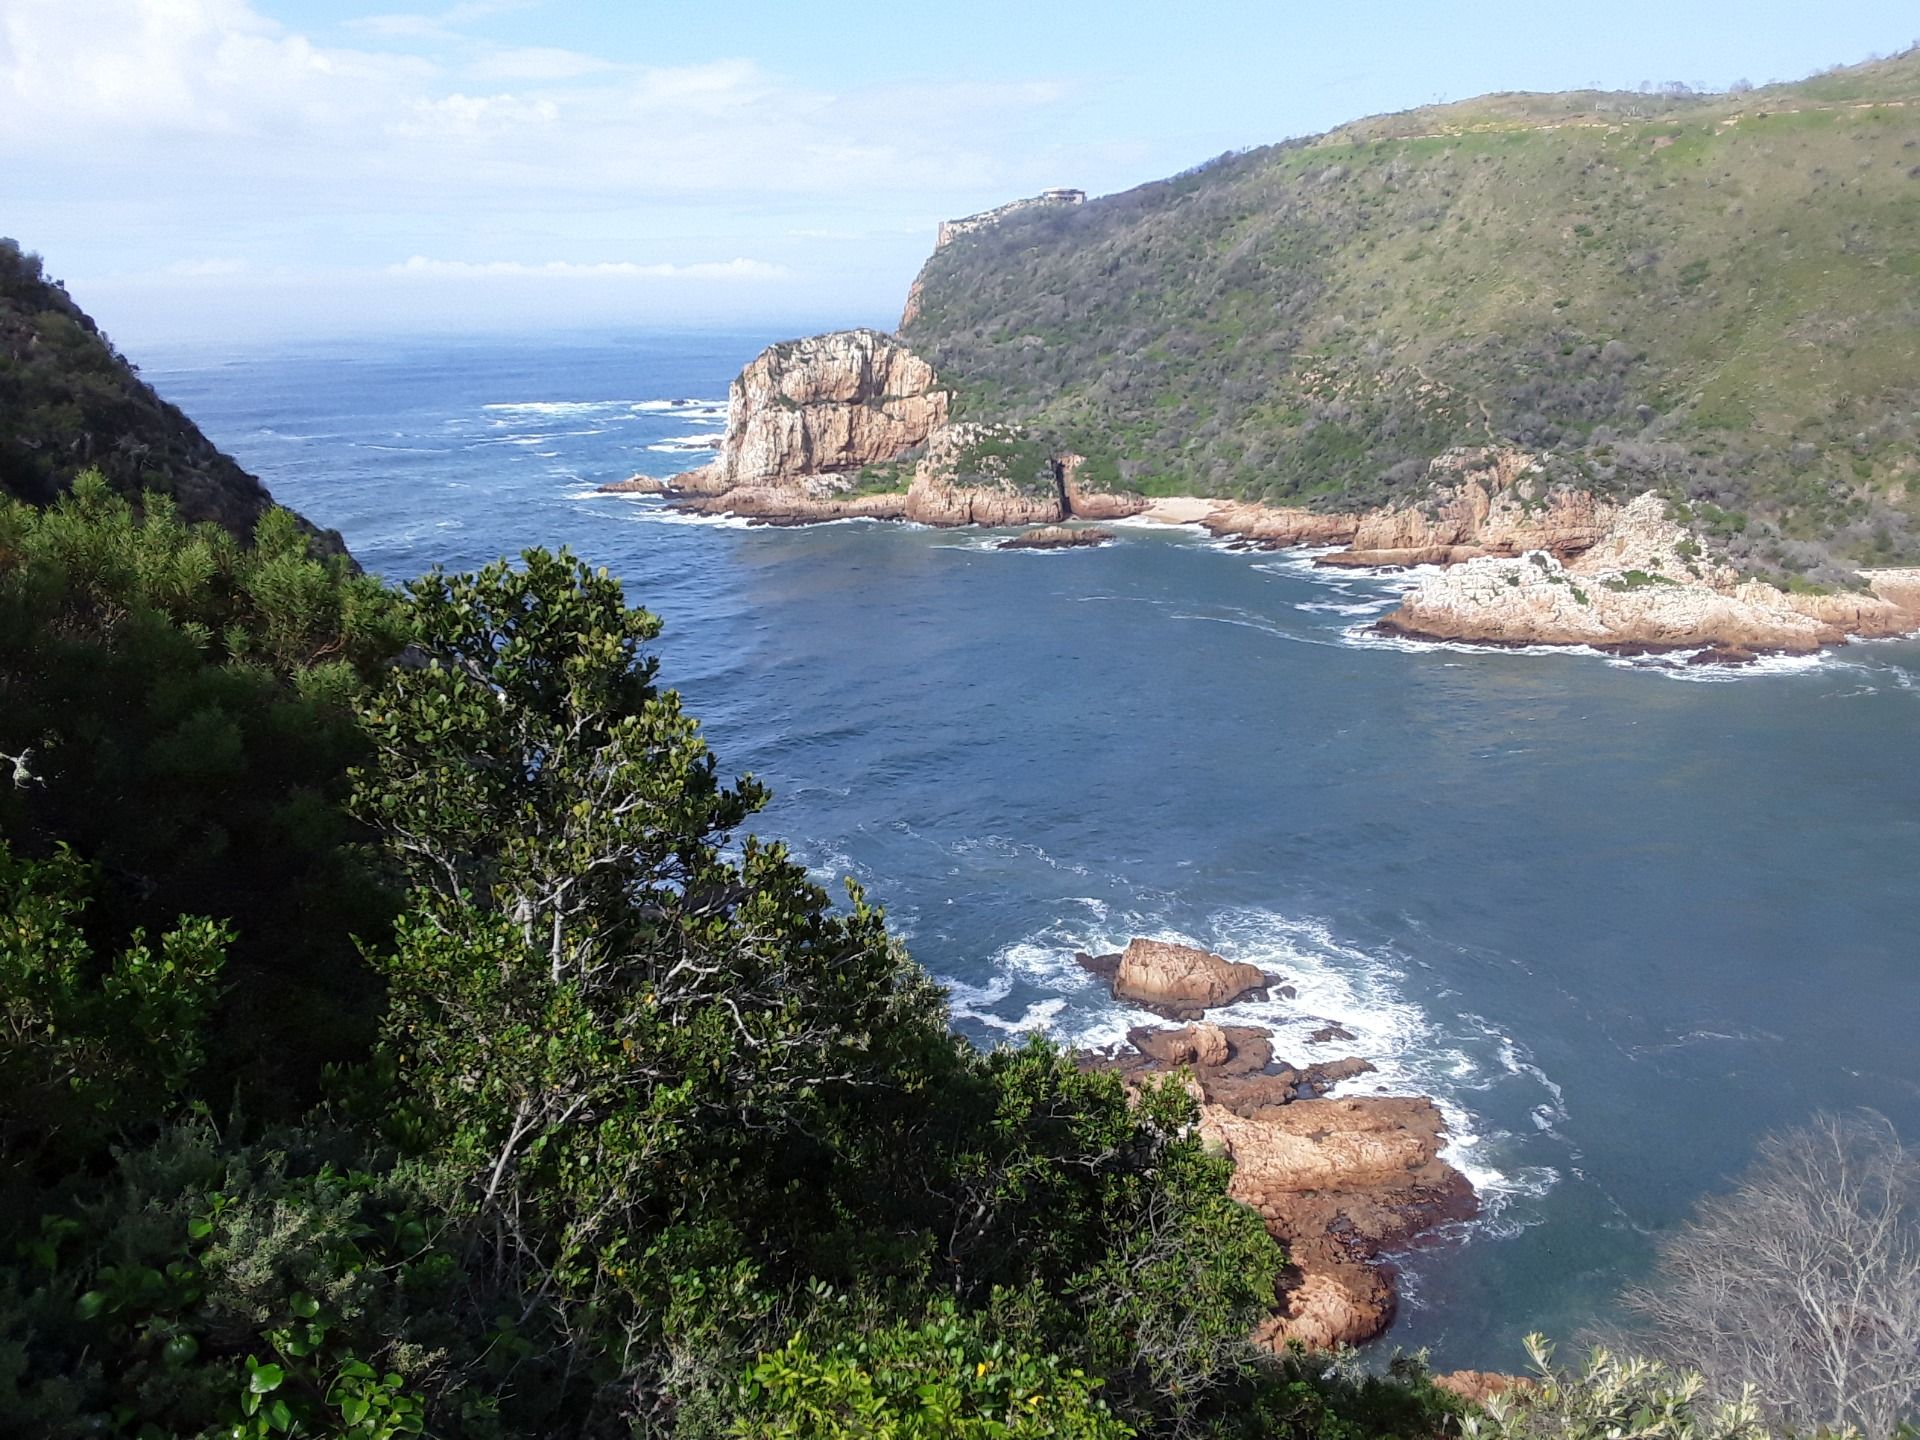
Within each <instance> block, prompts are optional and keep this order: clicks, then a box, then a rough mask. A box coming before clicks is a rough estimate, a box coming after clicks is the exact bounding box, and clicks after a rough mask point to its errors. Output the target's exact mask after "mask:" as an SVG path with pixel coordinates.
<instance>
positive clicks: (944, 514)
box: [906, 421, 1067, 525]
mask: <svg viewBox="0 0 1920 1440" xmlns="http://www.w3.org/2000/svg"><path fill="white" fill-rule="evenodd" d="M1009 434H1010V432H1007V431H1005V430H1003V428H1002V427H999V426H990V425H982V424H978V423H975V422H972V421H960V422H958V423H956V424H953V425H943V426H942V427H940V428H939V429H938V430H936V431H934V432H933V433H932V434H931V435H929V436H928V437H927V446H926V455H925V457H924V458H922V459H921V461H920V463H919V464H918V465H916V466H915V467H914V472H913V484H912V485H911V486H910V487H909V488H908V490H907V504H906V517H907V519H909V520H913V521H917V522H918V523H920V524H922V525H1051V524H1054V523H1056V522H1058V521H1061V520H1064V519H1066V518H1067V505H1066V496H1065V492H1064V491H1063V489H1062V483H1061V480H1060V477H1059V474H1058V472H1057V470H1054V469H1051V468H1050V469H1049V471H1048V473H1047V474H1046V478H1045V481H1044V483H1041V482H1039V481H1038V479H1037V477H1026V478H1025V483H1022V479H1021V478H1018V477H1015V476H1014V475H1012V474H1010V473H1008V471H1007V470H1006V469H1005V468H1004V467H1001V466H997V465H996V466H995V468H994V469H993V470H992V471H989V470H988V469H987V468H986V465H995V462H993V461H991V460H989V461H987V462H986V465H983V464H982V460H981V456H982V452H983V450H985V449H990V448H992V446H993V445H994V442H996V441H1000V440H1004V439H1006V438H1008V436H1009Z"/></svg>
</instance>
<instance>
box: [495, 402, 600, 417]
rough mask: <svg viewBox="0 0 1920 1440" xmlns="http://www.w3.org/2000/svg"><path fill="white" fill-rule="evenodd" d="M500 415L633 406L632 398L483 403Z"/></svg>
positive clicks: (590, 411) (597, 411)
mask: <svg viewBox="0 0 1920 1440" xmlns="http://www.w3.org/2000/svg"><path fill="white" fill-rule="evenodd" d="M480 408H481V409H482V410H488V411H492V412H493V413H495V414H500V415H610V414H613V413H615V412H617V411H621V410H630V409H632V408H633V402H632V401H630V400H514V401H507V402H503V403H500V404H494V405H482V406H481V407H480Z"/></svg>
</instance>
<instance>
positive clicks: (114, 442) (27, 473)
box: [0, 239, 342, 553]
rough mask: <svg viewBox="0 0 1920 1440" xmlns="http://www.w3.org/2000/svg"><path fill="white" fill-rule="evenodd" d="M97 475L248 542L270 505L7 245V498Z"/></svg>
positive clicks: (3, 360) (319, 537) (3, 292)
mask: <svg viewBox="0 0 1920 1440" xmlns="http://www.w3.org/2000/svg"><path fill="white" fill-rule="evenodd" d="M88 469H93V470H98V471H99V472H100V473H101V474H102V475H103V476H105V477H106V480H107V483H108V484H109V485H111V486H112V487H113V488H114V489H115V490H117V491H118V492H120V493H121V494H122V495H125V496H127V497H128V498H129V499H132V500H134V501H135V502H136V503H137V502H138V500H139V498H140V496H141V495H142V494H144V493H145V492H147V491H154V492H157V493H159V494H162V495H167V496H170V497H172V499H173V501H174V503H175V505H176V507H177V509H178V511H179V513H180V515H181V516H182V517H184V518H185V519H187V520H189V521H201V520H211V521H213V522H214V523H215V524H217V525H219V526H221V528H223V529H225V530H226V531H228V532H229V533H230V534H232V535H234V536H236V537H239V538H240V539H242V540H246V539H248V538H250V537H251V536H252V534H253V529H254V526H255V525H257V524H258V523H259V521H260V519H261V517H262V516H264V515H265V514H266V513H267V511H268V509H269V508H270V507H271V506H272V504H273V497H272V496H271V495H269V494H268V493H267V488H266V487H265V486H264V485H262V484H261V483H260V482H259V481H258V480H257V479H255V478H254V477H253V476H251V475H249V474H248V473H247V472H246V471H244V470H242V469H241V468H240V467H239V466H238V465H237V464H235V463H234V461H233V460H232V459H231V458H230V457H228V456H227V455H225V454H223V453H222V452H221V451H220V450H219V448H218V447H216V446H215V445H214V444H213V442H212V441H210V440H208V439H207V437H206V436H205V435H203V434H201V433H200V430H199V428H198V427H197V426H195V425H194V423H193V421H191V420H189V419H188V418H187V417H186V416H185V415H183V414H181V412H180V411H179V410H178V409H177V408H176V407H174V406H172V405H169V404H168V403H167V402H166V401H164V400H162V399H161V398H160V397H159V396H158V395H157V394H155V393H154V390H153V387H152V386H151V385H148V384H147V383H146V382H145V381H144V380H142V379H141V378H140V376H139V374H138V372H137V371H136V370H135V369H134V367H133V366H132V365H131V364H130V363H128V361H127V360H126V358H125V357H124V356H122V355H121V354H120V352H119V351H118V350H116V349H114V347H113V345H112V344H111V343H110V342H109V341H108V340H107V337H106V336H105V335H103V334H102V333H101V331H100V327H99V326H98V325H96V324H95V323H94V322H93V320H92V318H91V317H90V316H88V315H87V314H86V312H85V311H83V310H81V308H80V307H79V306H78V305H77V304H75V303H74V301H73V299H72V297H71V296H69V295H68V294H67V292H66V288H65V287H64V286H62V285H60V284H58V283H56V282H54V281H52V280H50V279H48V278H47V276H46V275H45V273H44V272H43V270H42V267H41V262H40V257H39V256H38V255H34V254H31V253H29V252H27V251H24V250H22V249H21V247H20V245H19V244H18V243H17V242H15V241H13V240H5V239H0V494H5V495H12V496H13V497H15V498H16V499H20V500H25V501H27V502H29V503H30V504H35V505H44V504H46V503H47V502H48V501H50V500H52V499H53V498H54V497H55V496H56V495H58V494H60V493H61V492H62V491H64V490H66V489H67V488H68V487H70V486H71V485H72V484H73V481H74V477H75V476H76V475H78V474H80V473H81V472H82V471H83V470H88ZM300 524H301V526H302V527H303V528H304V529H306V530H307V531H308V532H309V534H310V535H311V537H312V538H313V539H314V540H315V541H316V542H318V544H319V545H320V548H321V549H322V551H323V552H327V553H333V552H337V551H339V550H341V548H342V547H341V543H340V537H339V536H338V535H337V534H334V533H332V532H326V533H324V534H323V533H321V532H320V531H318V530H316V529H314V527H312V526H310V525H307V523H306V522H305V521H301V522H300Z"/></svg>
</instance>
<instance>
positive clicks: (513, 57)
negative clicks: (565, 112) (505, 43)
mask: <svg viewBox="0 0 1920 1440" xmlns="http://www.w3.org/2000/svg"><path fill="white" fill-rule="evenodd" d="M619 68H620V67H619V66H618V65H615V64H614V63H613V62H612V61H611V60H602V59H601V58H600V57H599V56H598V55H587V54H584V53H582V52H581V51H579V50H557V49H552V48H549V47H547V46H526V47H522V48H520V49H510V50H490V51H488V52H487V53H485V54H484V55H482V56H481V57H480V58H479V59H477V60H474V61H471V62H470V63H469V64H468V65H467V67H466V73H467V74H468V75H469V76H470V77H472V78H473V79H475V80H508V81H512V80H577V79H579V78H580V77H581V76H583V75H604V74H606V73H607V72H608V71H610V70H618V69H619Z"/></svg>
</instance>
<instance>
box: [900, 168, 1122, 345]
mask: <svg viewBox="0 0 1920 1440" xmlns="http://www.w3.org/2000/svg"><path fill="white" fill-rule="evenodd" d="M1086 203H1087V192H1086V191H1084V190H1069V189H1059V190H1042V191H1041V192H1040V193H1039V194H1038V195H1030V196H1028V197H1027V198H1026V199H1024V200H1012V201H1009V202H1008V203H1007V204H1005V205H996V206H995V207H994V208H993V209H991V210H982V211H981V212H980V213H979V214H978V215H968V216H965V217H964V218H962V219H959V220H943V221H942V222H941V224H940V232H939V234H937V235H936V236H935V237H934V241H933V248H934V251H935V253H938V252H939V251H942V250H944V249H946V248H947V246H949V245H951V244H952V243H953V242H954V241H956V240H958V239H959V238H960V237H961V236H962V235H971V234H973V233H974V232H976V231H979V230H986V229H989V228H991V227H992V226H995V225H998V224H999V223H1000V222H1001V221H1003V220H1006V219H1008V218H1010V217H1011V216H1014V215H1018V214H1020V213H1022V212H1023V211H1027V210H1060V209H1071V208H1072V207H1073V206H1075V205H1084V204H1086ZM906 323H907V322H906V321H904V320H903V321H902V322H901V324H902V325H903V326H904V325H905V324H906Z"/></svg>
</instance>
